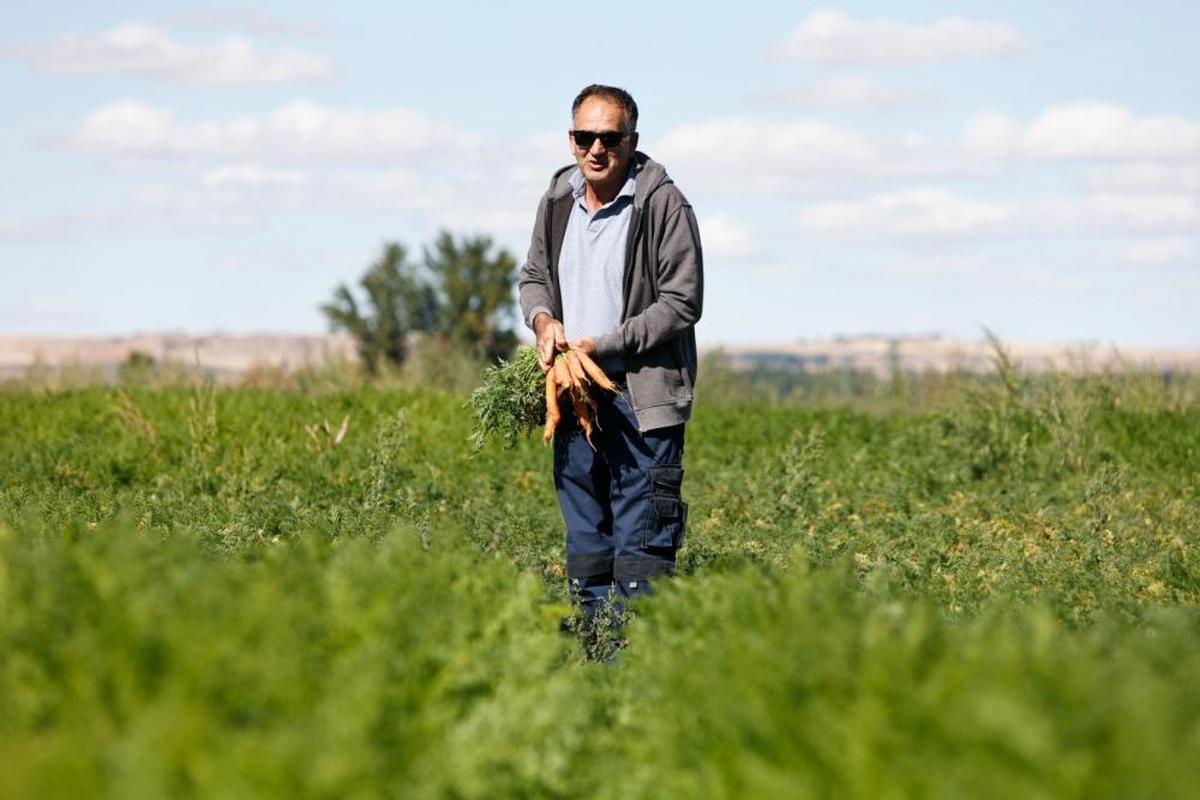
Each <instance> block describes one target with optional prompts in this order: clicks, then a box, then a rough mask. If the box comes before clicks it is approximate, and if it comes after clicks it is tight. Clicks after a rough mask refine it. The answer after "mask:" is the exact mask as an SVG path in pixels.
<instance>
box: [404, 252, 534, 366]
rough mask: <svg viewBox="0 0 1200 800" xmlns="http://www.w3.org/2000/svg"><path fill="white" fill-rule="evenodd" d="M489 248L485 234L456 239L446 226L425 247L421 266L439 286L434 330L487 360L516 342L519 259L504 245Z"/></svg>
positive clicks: (512, 346) (507, 350)
mask: <svg viewBox="0 0 1200 800" xmlns="http://www.w3.org/2000/svg"><path fill="white" fill-rule="evenodd" d="M491 250H492V240H491V239H490V238H489V237H487V236H473V237H464V238H463V239H462V241H461V242H456V241H455V240H454V237H453V236H451V235H450V234H449V233H446V232H444V231H443V232H442V234H441V235H439V236H438V238H437V239H436V240H435V241H434V243H433V246H432V247H427V248H425V268H426V270H427V272H428V274H429V276H430V279H431V280H432V283H433V284H434V285H435V286H436V287H437V288H436V294H437V298H438V322H437V333H438V334H439V335H440V336H442V337H444V338H445V339H447V340H449V341H450V342H452V343H453V344H456V345H459V346H463V347H468V348H472V349H474V350H475V352H476V354H477V355H479V356H482V357H483V358H486V359H487V360H489V361H492V360H494V359H496V358H499V357H503V356H507V355H508V354H509V353H511V352H512V350H513V348H514V347H516V344H517V334H516V331H515V330H513V321H514V313H515V309H516V303H515V301H514V299H513V286H514V285H515V284H516V279H517V262H516V260H515V259H514V258H513V257H512V256H511V255H509V253H508V251H506V250H503V249H501V250H500V251H499V252H497V253H495V254H494V255H493V254H492V253H491Z"/></svg>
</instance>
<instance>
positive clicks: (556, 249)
mask: <svg viewBox="0 0 1200 800" xmlns="http://www.w3.org/2000/svg"><path fill="white" fill-rule="evenodd" d="M572 169H574V165H571V166H567V167H563V168H562V169H560V170H558V171H557V172H555V173H554V177H553V178H551V180H550V188H548V189H547V190H546V193H545V194H544V195H543V196H542V199H541V202H540V203H539V204H538V212H537V219H536V221H535V222H534V226H533V238H532V241H531V243H530V246H529V255H528V257H527V258H526V261H525V265H524V266H523V267H521V277H520V282H519V285H520V292H521V310H522V313H523V314H524V317H525V319H526V320H527V321H529V322H530V323H532V320H530V319H529V314H530V312H531V311H533V309H535V308H538V307H539V306H541V307H545V308H549V309H551V311H552V313H553V315H554V317H555V319H560V320H561V319H562V298H561V296H560V293H559V283H558V258H559V253H560V252H561V251H562V243H563V237H564V236H565V234H566V231H567V219H568V218H569V216H570V213H571V204H572V202H573V201H574V197H573V195H572V191H571V184H570V182H569V181H568V180H567V175H568V174H569V173H570V171H571V170H572ZM634 169H635V170H636V171H637V179H636V184H635V186H636V188H635V190H634V196H633V213H632V217H631V218H630V221H629V239H628V241H627V243H626V248H625V281H624V287H623V291H622V297H623V308H622V311H621V324H620V325H619V326H617V328H616V329H615V330H613V331H611V332H609V333H606V334H604V335H603V336H601V337H599V338H598V339H597V340H596V354H597V355H598V356H600V357H602V358H603V357H607V356H613V355H620V356H621V357H623V358H624V360H625V365H626V370H627V372H626V380H627V382H628V387H629V398H630V402H631V404H632V405H633V411H634V413H635V414H636V415H637V420H638V428H639V429H640V430H641V431H643V432H644V431H648V430H653V429H655V428H664V427H667V426H669V425H678V424H679V423H682V422H685V421H686V420H687V419H688V418H689V417H690V416H691V413H692V392H693V388H694V386H695V381H696V334H695V327H694V326H695V324H696V321H697V320H698V319H700V309H701V305H702V300H703V296H704V269H703V262H704V258H703V255H702V254H701V251H700V231H699V228H698V227H697V225H696V216H695V214H694V213H693V212H692V206H691V204H690V203H688V201H687V198H685V197H684V196H683V193H682V192H680V191H679V189H678V188H677V187H676V186H675V184H674V182H673V181H672V180H671V178H670V176H668V175H667V171H666V170H665V169H663V167H662V165H661V164H659V163H658V162H656V161H654V160H653V159H651V158H650V157H649V156H647V155H646V154H645V153H642V152H638V153H637V154H635V156H634Z"/></svg>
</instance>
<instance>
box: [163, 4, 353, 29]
mask: <svg viewBox="0 0 1200 800" xmlns="http://www.w3.org/2000/svg"><path fill="white" fill-rule="evenodd" d="M166 21H167V22H168V23H170V24H172V25H177V26H179V27H186V28H209V29H213V30H225V31H237V32H239V33H245V34H249V35H251V36H328V35H329V34H330V33H332V32H333V29H332V27H331V26H330V25H327V24H324V23H319V22H291V21H289V20H285V19H283V18H282V17H277V16H275V15H274V14H272V13H270V12H268V11H262V10H259V9H253V8H211V9H204V10H197V11H179V12H176V13H174V14H170V15H168V16H167V18H166Z"/></svg>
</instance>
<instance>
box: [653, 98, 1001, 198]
mask: <svg viewBox="0 0 1200 800" xmlns="http://www.w3.org/2000/svg"><path fill="white" fill-rule="evenodd" d="M649 148H650V149H649V152H651V153H652V154H653V155H654V157H655V158H656V159H659V160H660V161H662V162H663V163H665V164H667V166H668V168H669V169H670V170H671V172H672V174H677V175H678V176H681V177H683V176H686V178H687V184H688V185H689V186H693V185H695V184H696V181H698V180H699V181H703V182H704V184H706V185H707V187H708V188H709V189H710V190H712V189H715V190H721V191H733V192H739V191H746V192H752V193H766V194H773V195H778V196H783V195H793V196H795V195H798V194H809V193H811V192H812V191H813V190H814V186H815V185H816V184H818V183H821V182H823V181H826V182H827V181H828V180H829V179H841V178H914V177H920V178H925V179H929V178H933V177H935V176H946V175H978V174H981V173H983V172H986V171H988V170H990V169H993V168H994V165H990V164H989V163H986V162H984V161H982V160H981V159H979V158H977V157H974V156H972V157H969V158H967V157H964V156H963V154H962V153H961V152H960V148H958V147H957V146H954V145H947V144H944V143H941V142H937V141H930V140H928V139H926V138H925V137H924V136H921V135H919V134H917V133H907V134H904V135H902V136H900V137H894V138H890V139H884V138H872V137H868V136H866V135H864V134H863V133H861V132H859V131H857V130H854V129H853V128H850V127H845V126H839V125H831V124H829V123H827V122H823V121H821V120H814V119H797V120H791V121H781V122H777V121H770V120H763V119H755V118H749V117H722V118H716V119H708V120H697V121H695V122H689V123H684V124H681V125H678V126H676V127H675V128H672V129H671V130H669V131H667V132H666V134H665V135H663V136H662V137H660V138H659V139H658V140H657V141H654V142H650V143H649ZM834 188H836V187H834Z"/></svg>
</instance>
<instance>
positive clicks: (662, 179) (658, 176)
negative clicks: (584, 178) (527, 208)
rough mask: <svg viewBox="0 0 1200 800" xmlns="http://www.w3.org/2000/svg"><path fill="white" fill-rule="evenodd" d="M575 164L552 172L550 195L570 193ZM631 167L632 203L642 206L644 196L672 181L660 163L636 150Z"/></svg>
mask: <svg viewBox="0 0 1200 800" xmlns="http://www.w3.org/2000/svg"><path fill="white" fill-rule="evenodd" d="M578 169H579V167H578V166H577V165H575V164H568V165H567V166H565V167H563V168H561V169H559V170H558V171H557V172H555V173H554V177H553V178H551V179H550V195H551V197H553V198H559V197H562V196H564V195H568V194H570V193H571V181H570V178H571V174H572V173H573V172H575V171H576V170H578ZM633 169H634V177H635V180H636V183H635V184H634V190H633V205H634V207H636V208H642V207H643V206H644V205H645V204H646V198H648V197H649V196H650V195H652V194H654V192H655V191H657V190H658V189H660V188H661V187H663V186H665V185H666V184H668V183H673V181H672V180H671V176H670V175H668V174H667V170H666V169H665V168H664V167H663V165H662V164H660V163H658V162H657V161H655V160H654V159H653V158H651V157H650V156H648V155H646V154H645V153H643V152H642V151H641V150H638V151H637V152H636V153H634V154H633Z"/></svg>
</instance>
